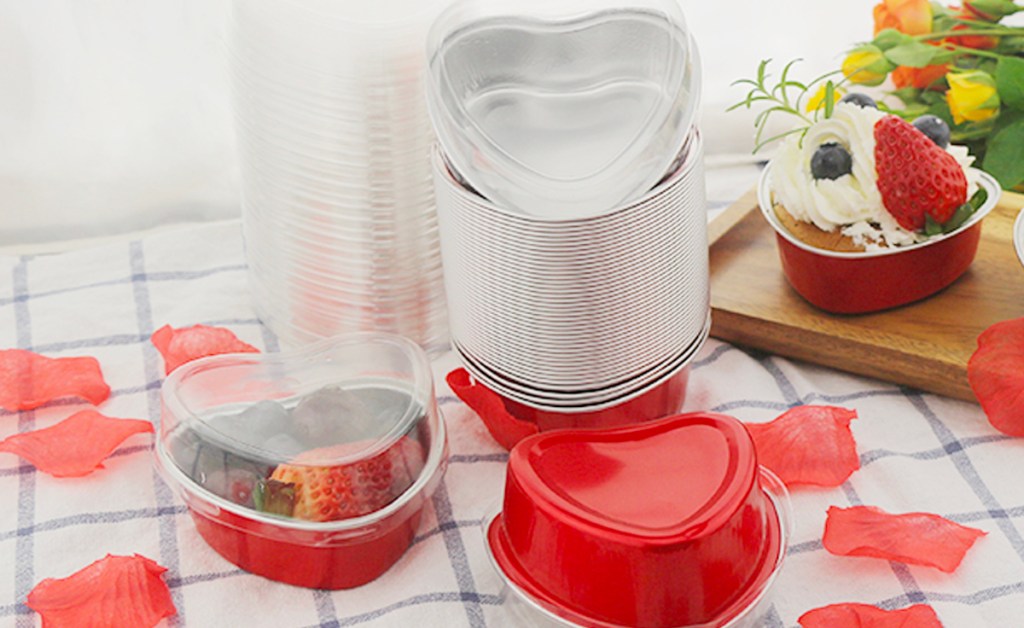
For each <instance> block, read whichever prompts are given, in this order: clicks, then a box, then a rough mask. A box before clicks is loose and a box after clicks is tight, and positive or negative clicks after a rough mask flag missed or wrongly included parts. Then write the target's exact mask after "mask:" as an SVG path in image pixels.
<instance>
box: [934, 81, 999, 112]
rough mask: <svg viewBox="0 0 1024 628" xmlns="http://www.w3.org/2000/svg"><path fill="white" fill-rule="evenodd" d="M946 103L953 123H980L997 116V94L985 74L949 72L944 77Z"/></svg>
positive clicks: (993, 83)
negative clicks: (947, 85) (946, 84)
mask: <svg viewBox="0 0 1024 628" xmlns="http://www.w3.org/2000/svg"><path fill="white" fill-rule="evenodd" d="M946 80H947V81H949V91H948V92H946V102H947V103H948V104H949V111H950V113H952V114H953V122H955V123H956V124H960V123H961V122H964V121H970V122H981V121H983V120H988V119H989V118H993V117H995V116H997V115H999V93H998V92H997V91H996V82H995V80H994V79H993V78H992V77H991V76H990V75H989V74H988V73H986V72H982V71H981V70H973V71H970V72H951V73H950V74H948V75H946Z"/></svg>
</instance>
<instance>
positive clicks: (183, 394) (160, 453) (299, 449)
mask: <svg viewBox="0 0 1024 628" xmlns="http://www.w3.org/2000/svg"><path fill="white" fill-rule="evenodd" d="M162 400H163V419H162V424H161V429H160V437H159V439H158V442H157V445H156V458H157V464H158V468H159V469H160V470H161V471H162V472H163V474H164V476H165V477H166V478H167V480H168V482H169V484H170V485H171V487H172V488H174V489H175V490H176V491H177V492H178V493H179V494H180V495H181V497H182V498H183V500H184V501H185V503H186V504H187V505H188V507H189V510H190V511H191V514H192V517H193V519H194V521H195V523H196V527H197V529H198V531H199V533H200V534H201V535H202V537H203V538H204V539H205V540H206V541H207V542H208V543H209V544H210V545H211V547H213V548H214V549H215V550H216V551H218V552H219V553H220V554H222V555H223V556H224V557H225V558H227V559H228V560H230V561H231V562H233V563H235V564H237V565H239V566H241V567H243V568H245V569H247V570H249V571H252V572H254V573H257V574H260V575H264V576H266V577H269V578H273V579H276V580H282V581H285V582H290V583H292V584H297V585H301V586H309V587H316V588H332V589H333V588H348V587H351V586H358V585H360V584H363V583H365V582H368V581H369V580H372V579H373V578H376V577H377V576H378V575H380V574H381V573H382V572H383V571H385V570H386V569H387V568H388V567H390V565H391V564H393V563H394V561H395V560H397V558H398V557H399V556H401V554H402V553H403V552H404V551H405V549H406V548H407V547H408V546H409V544H410V542H411V541H412V538H413V536H414V534H415V532H416V529H417V525H418V522H419V517H420V513H421V511H422V509H423V507H424V505H425V504H426V502H427V501H428V500H429V499H430V496H431V494H432V493H433V491H434V489H435V488H436V487H437V484H438V482H439V481H440V477H441V474H442V473H443V470H444V464H445V456H446V439H445V431H444V422H443V421H442V420H441V417H440V415H439V413H438V410H437V404H436V402H435V398H434V389H433V380H432V377H431V372H430V364H429V361H428V360H427V357H426V355H425V354H424V352H423V350H422V349H421V348H420V347H418V346H417V345H416V344H415V343H413V342H412V341H411V340H408V339H405V338H401V337H399V336H393V335H389V334H370V333H357V334H350V335H345V336H339V337H336V338H331V339H327V340H323V341H320V342H319V343H314V344H311V345H309V346H307V347H304V348H302V349H300V350H298V351H294V352H290V353H280V354H251V353H246V354H236V355H219V356H213V357H209V358H205V359H202V360H197V361H194V362H191V363H189V364H186V365H183V366H181V367H179V368H178V369H176V370H175V371H174V372H173V373H171V375H169V376H168V378H167V380H166V381H165V382H164V385H163V389H162Z"/></svg>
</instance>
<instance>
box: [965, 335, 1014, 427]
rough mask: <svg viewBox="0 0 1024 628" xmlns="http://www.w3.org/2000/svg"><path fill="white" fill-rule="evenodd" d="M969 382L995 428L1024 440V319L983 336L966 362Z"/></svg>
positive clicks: (979, 337)
mask: <svg viewBox="0 0 1024 628" xmlns="http://www.w3.org/2000/svg"><path fill="white" fill-rule="evenodd" d="M967 381H969V382H970V384H971V389H972V390H974V396H975V397H977V398H978V402H979V403H981V408H982V410H984V411H985V415H986V416H987V417H988V420H989V422H990V423H991V424H992V427H994V428H996V429H997V430H999V431H1000V432H1003V433H1004V434H1009V435H1011V436H1024V318H1016V319H1013V320H1010V321H1003V322H1001V323H996V324H995V325H992V326H991V327H989V328H988V329H986V330H985V331H983V332H981V335H980V336H978V349H977V350H976V351H975V352H974V355H972V356H971V359H970V360H969V361H968V362H967Z"/></svg>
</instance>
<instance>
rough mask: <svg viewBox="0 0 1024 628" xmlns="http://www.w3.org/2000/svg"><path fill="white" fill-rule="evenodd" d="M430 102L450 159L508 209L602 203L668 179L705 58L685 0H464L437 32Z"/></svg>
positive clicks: (559, 212)
mask: <svg viewBox="0 0 1024 628" xmlns="http://www.w3.org/2000/svg"><path fill="white" fill-rule="evenodd" d="M428 58H429V63H430V79H429V81H428V86H429V89H428V102H429V105H430V112H431V119H432V121H433V123H434V127H435V130H436V131H437V134H438V139H439V141H440V143H441V145H442V147H443V148H444V150H445V153H446V155H447V157H448V159H449V160H450V162H451V164H452V166H453V167H454V168H455V170H457V171H458V174H459V175H460V176H461V177H463V178H464V179H465V180H466V182H467V183H468V184H469V185H470V186H472V187H473V188H475V189H476V190H477V191H478V192H479V193H480V194H482V195H483V196H485V197H487V198H489V199H490V200H491V201H493V202H495V203H496V204H498V205H500V206H503V207H505V208H506V209H509V210H513V211H518V212H520V213H524V214H528V215H531V216H535V217H538V218H541V219H547V220H562V219H574V218H586V217H591V216H597V215H601V214H603V213H605V212H607V211H609V210H611V209H613V208H615V207H616V206H619V205H621V204H623V203H626V202H629V201H631V200H635V199H636V198H638V197H640V196H642V195H643V194H644V193H645V192H647V191H649V190H650V189H651V188H652V187H653V186H654V185H655V184H656V183H657V182H658V181H659V180H661V179H662V178H663V177H664V175H665V174H666V173H667V171H668V169H669V168H670V166H671V164H672V162H673V160H674V159H675V158H676V156H677V155H678V154H679V152H680V150H681V149H682V146H683V143H684V140H685V137H686V134H687V132H688V130H689V128H690V125H691V123H692V120H693V116H694V113H695V110H696V107H697V102H698V100H699V92H700V68H699V65H700V64H699V60H698V59H697V55H696V48H695V46H694V45H693V42H692V41H691V39H690V36H689V33H688V31H687V28H686V23H685V20H684V18H683V15H682V12H681V11H680V9H679V7H678V5H677V4H676V2H674V1H673V0H636V1H631V2H624V3H623V2H612V1H610V0H587V1H585V2H584V1H582V0H575V1H545V0H524V1H515V2H512V1H509V0H461V1H460V2H457V3H455V4H454V5H452V6H451V7H449V9H448V10H446V11H445V12H444V13H443V14H442V15H441V16H440V17H439V18H438V19H437V21H435V23H434V26H433V27H432V29H431V32H430V35H429V37H428Z"/></svg>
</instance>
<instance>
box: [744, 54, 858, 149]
mask: <svg viewBox="0 0 1024 628" xmlns="http://www.w3.org/2000/svg"><path fill="white" fill-rule="evenodd" d="M771 61H772V60H771V59H764V60H763V61H761V63H760V64H759V65H758V66H757V78H755V79H739V80H737V81H734V82H733V83H732V84H733V85H749V86H750V91H749V92H747V95H746V97H745V98H744V99H743V100H741V101H740V102H738V103H736V104H734V105H732V106H731V107H729V108H728V109H726V111H734V110H736V109H739V108H740V107H745V108H747V109H751V108H752V107H753V106H754V105H755V104H756V103H762V102H763V103H767V104H769V105H770V106H769V107H768V108H767V109H765V110H763V111H761V112H760V113H758V114H757V116H756V117H755V118H754V128H755V133H754V152H755V153H756V152H758V151H759V150H761V149H762V148H764V147H765V146H766V145H768V144H771V143H772V142H774V141H776V140H780V139H782V138H784V137H787V136H790V135H793V134H794V133H800V141H803V137H804V135H806V134H807V130H808V129H810V128H811V125H812V124H814V123H815V122H817V121H818V119H819V118H820V116H821V114H824V117H825V118H830V117H832V111H833V109H834V107H835V102H834V101H835V92H836V89H837V87H838V86H839V85H841V84H842V83H843V81H840V83H838V84H837V83H834V82H833V81H832V80H831V79H830V77H832V76H834V75H835V74H838V73H839V71H838V70H833V71H831V72H827V73H825V74H822V75H821V76H818V77H816V78H815V79H813V80H812V81H810V82H808V83H803V82H801V81H797V80H794V79H791V78H790V77H789V73H790V70H792V68H793V65H794V64H796V63H797V62H798V61H800V59H794V60H792V61H790V62H789V63H787V64H786V65H785V67H783V68H782V73H781V74H780V75H779V81H778V83H776V84H775V85H774V86H769V84H768V80H769V78H771V75H770V74H768V65H769V64H770V63H771ZM822 81H825V83H824V88H825V97H824V99H823V100H822V102H821V104H819V105H818V107H817V108H815V110H814V111H813V112H812V115H811V116H808V115H807V114H806V113H805V112H804V109H805V106H804V100H805V97H806V96H807V94H808V93H813V92H812V90H814V89H815V88H818V87H820V86H821V84H822ZM791 91H792V92H794V94H791ZM794 95H795V97H794ZM775 112H782V113H787V114H790V115H794V116H796V117H797V118H799V119H800V120H801V122H802V124H801V125H800V126H797V127H796V128H793V129H790V130H789V131H786V132H784V133H779V134H777V135H773V136H771V137H768V138H764V137H763V136H764V133H765V129H766V128H767V123H768V118H769V116H771V115H772V114H773V113H775Z"/></svg>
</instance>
